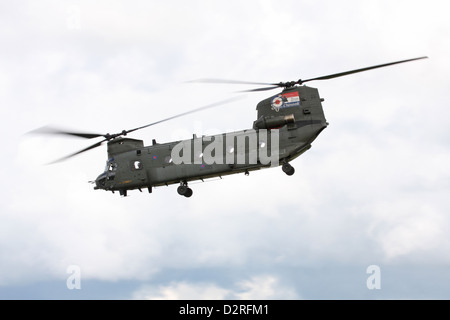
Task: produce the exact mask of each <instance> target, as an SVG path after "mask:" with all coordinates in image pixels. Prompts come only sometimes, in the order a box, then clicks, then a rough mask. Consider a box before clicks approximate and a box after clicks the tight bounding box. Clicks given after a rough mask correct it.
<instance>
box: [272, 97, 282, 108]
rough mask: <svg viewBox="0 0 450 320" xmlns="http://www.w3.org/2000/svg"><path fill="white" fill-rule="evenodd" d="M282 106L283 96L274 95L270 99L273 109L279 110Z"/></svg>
mask: <svg viewBox="0 0 450 320" xmlns="http://www.w3.org/2000/svg"><path fill="white" fill-rule="evenodd" d="M282 106H283V98H282V97H281V96H276V97H275V98H273V99H272V108H273V109H274V110H275V111H279V110H280V108H281V107H282Z"/></svg>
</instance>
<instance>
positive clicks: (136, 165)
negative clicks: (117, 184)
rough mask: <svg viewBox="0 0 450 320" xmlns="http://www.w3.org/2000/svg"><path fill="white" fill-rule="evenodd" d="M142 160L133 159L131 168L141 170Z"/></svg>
mask: <svg viewBox="0 0 450 320" xmlns="http://www.w3.org/2000/svg"><path fill="white" fill-rule="evenodd" d="M141 169H142V162H141V161H140V160H135V161H133V170H141Z"/></svg>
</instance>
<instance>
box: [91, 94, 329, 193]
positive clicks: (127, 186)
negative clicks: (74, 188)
mask: <svg viewBox="0 0 450 320" xmlns="http://www.w3.org/2000/svg"><path fill="white" fill-rule="evenodd" d="M322 101H323V99H321V98H320V97H319V93H318V90H317V89H315V88H311V87H307V86H295V87H292V88H287V89H285V90H283V91H282V92H281V93H279V94H277V95H275V96H272V97H270V98H267V99H265V100H262V101H261V102H260V103H258V105H257V111H258V117H257V120H256V121H254V123H253V128H251V129H246V130H242V131H237V132H230V133H224V134H219V135H214V136H202V137H197V136H196V135H193V137H192V139H188V140H182V141H175V142H169V143H156V141H155V140H153V143H152V145H149V146H144V142H143V141H142V140H137V139H131V138H124V137H117V138H115V139H112V140H111V141H109V142H108V160H107V165H106V169H105V171H104V172H103V173H102V174H100V175H99V176H98V178H97V179H96V181H95V183H96V186H95V189H103V190H109V191H113V192H114V191H119V193H120V194H121V195H124V196H126V195H127V191H128V190H133V189H139V190H142V188H148V190H149V192H152V188H153V187H158V186H164V185H166V186H167V185H170V184H176V183H179V184H180V187H179V188H178V192H179V193H180V194H181V195H185V196H187V197H189V196H191V195H192V190H190V188H188V187H187V185H188V182H190V181H194V180H203V179H207V178H212V177H222V176H225V175H230V174H237V173H245V174H248V173H249V172H250V171H253V170H259V169H262V168H270V167H276V166H280V165H281V166H282V168H283V171H284V172H285V173H286V174H288V175H292V174H293V173H294V169H293V167H292V166H291V165H290V164H289V162H290V161H291V160H293V159H294V158H296V157H298V156H299V155H301V154H302V153H303V152H305V151H307V150H308V149H309V148H310V147H311V143H312V142H313V141H314V140H315V139H316V137H317V136H318V135H319V134H320V132H321V131H322V130H323V129H325V128H326V127H327V125H328V123H327V122H326V119H325V116H324V112H323V109H322V104H321V102H322ZM186 190H187V191H186Z"/></svg>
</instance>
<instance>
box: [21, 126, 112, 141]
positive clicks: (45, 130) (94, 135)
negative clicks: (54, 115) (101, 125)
mask: <svg viewBox="0 0 450 320" xmlns="http://www.w3.org/2000/svg"><path fill="white" fill-rule="evenodd" d="M29 133H44V134H61V135H70V136H75V137H79V138H85V139H93V138H98V137H103V136H104V135H103V134H99V133H84V132H72V131H65V130H60V129H56V128H52V127H47V126H45V127H41V128H38V129H35V130H33V131H30V132H29Z"/></svg>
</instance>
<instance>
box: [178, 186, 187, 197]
mask: <svg viewBox="0 0 450 320" xmlns="http://www.w3.org/2000/svg"><path fill="white" fill-rule="evenodd" d="M187 189H188V187H187V186H179V187H178V188H177V192H178V194H179V195H180V196H184V195H185V194H186V191H187Z"/></svg>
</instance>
